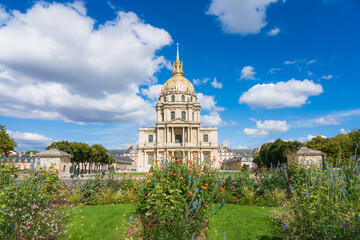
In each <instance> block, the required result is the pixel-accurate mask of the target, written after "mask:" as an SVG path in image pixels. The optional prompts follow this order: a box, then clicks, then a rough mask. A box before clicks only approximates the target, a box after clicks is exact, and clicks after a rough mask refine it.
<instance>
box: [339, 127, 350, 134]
mask: <svg viewBox="0 0 360 240" xmlns="http://www.w3.org/2000/svg"><path fill="white" fill-rule="evenodd" d="M349 132H351V130H345V129H344V128H341V129H340V133H342V134H348V133H349Z"/></svg>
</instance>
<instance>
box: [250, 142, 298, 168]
mask: <svg viewBox="0 0 360 240" xmlns="http://www.w3.org/2000/svg"><path fill="white" fill-rule="evenodd" d="M301 145H302V143H301V142H298V141H283V140H281V139H280V138H279V139H277V140H276V141H275V142H272V143H265V144H263V145H262V146H261V149H260V152H259V153H258V154H257V155H256V156H255V159H254V160H255V162H256V164H258V166H265V167H271V166H276V165H278V164H283V163H286V162H287V158H286V155H285V154H286V153H288V152H292V151H294V150H296V149H299V147H300V146H301Z"/></svg>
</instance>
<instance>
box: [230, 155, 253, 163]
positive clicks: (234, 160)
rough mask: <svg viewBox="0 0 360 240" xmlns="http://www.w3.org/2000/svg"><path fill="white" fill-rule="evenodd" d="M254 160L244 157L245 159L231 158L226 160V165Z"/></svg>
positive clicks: (250, 157)
mask: <svg viewBox="0 0 360 240" xmlns="http://www.w3.org/2000/svg"><path fill="white" fill-rule="evenodd" d="M253 160H254V158H253V157H252V156H246V157H233V158H229V159H227V160H226V162H228V163H234V162H252V161H253Z"/></svg>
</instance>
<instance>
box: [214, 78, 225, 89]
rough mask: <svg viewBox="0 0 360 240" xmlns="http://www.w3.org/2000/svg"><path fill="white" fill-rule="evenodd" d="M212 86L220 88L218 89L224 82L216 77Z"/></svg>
mask: <svg viewBox="0 0 360 240" xmlns="http://www.w3.org/2000/svg"><path fill="white" fill-rule="evenodd" d="M211 86H213V88H218V89H221V88H222V87H223V85H222V83H221V82H218V81H217V80H216V78H214V81H212V82H211Z"/></svg>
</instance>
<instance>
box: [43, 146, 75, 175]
mask: <svg viewBox="0 0 360 240" xmlns="http://www.w3.org/2000/svg"><path fill="white" fill-rule="evenodd" d="M36 156H37V157H38V158H39V164H38V166H39V167H44V168H50V166H51V164H53V165H54V168H55V169H58V170H60V177H69V176H70V174H71V173H70V167H71V163H70V160H71V157H72V156H71V154H69V153H66V152H63V151H60V150H59V149H58V148H57V147H56V146H55V147H53V148H50V149H49V150H45V151H44V152H40V153H37V154H36Z"/></svg>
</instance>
